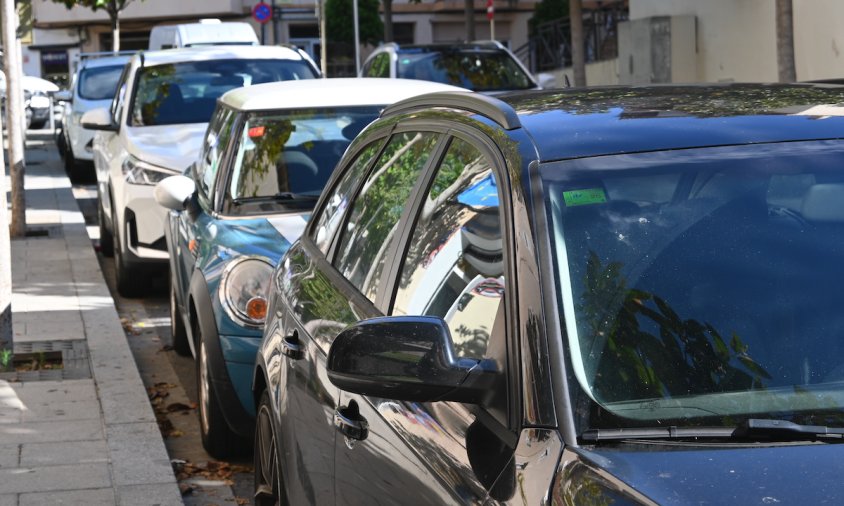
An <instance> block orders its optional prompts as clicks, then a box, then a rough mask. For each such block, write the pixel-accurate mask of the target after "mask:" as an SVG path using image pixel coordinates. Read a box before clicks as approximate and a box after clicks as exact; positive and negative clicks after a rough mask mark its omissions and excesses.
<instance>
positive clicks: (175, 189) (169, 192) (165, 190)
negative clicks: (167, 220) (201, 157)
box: [152, 175, 196, 211]
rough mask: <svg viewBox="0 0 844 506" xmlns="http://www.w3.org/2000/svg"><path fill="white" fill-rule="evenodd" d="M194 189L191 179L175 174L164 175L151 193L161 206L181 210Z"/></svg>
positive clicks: (194, 185)
mask: <svg viewBox="0 0 844 506" xmlns="http://www.w3.org/2000/svg"><path fill="white" fill-rule="evenodd" d="M194 191H196V184H195V183H194V182H193V179H191V178H189V177H187V176H182V175H175V176H169V177H166V178H164V179H163V180H162V181H160V182H159V183H158V184H156V185H155V189H154V190H153V192H152V193H153V195H154V196H155V201H156V202H158V203H159V204H160V205H161V206H163V207H166V208H167V209H172V210H174V211H183V210H184V209H185V204H186V203H187V201H188V199H189V198H190V197H191V195H193V192H194Z"/></svg>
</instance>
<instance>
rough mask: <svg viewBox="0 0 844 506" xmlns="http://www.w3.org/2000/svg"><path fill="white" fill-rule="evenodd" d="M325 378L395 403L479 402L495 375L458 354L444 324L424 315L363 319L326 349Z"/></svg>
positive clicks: (492, 386) (440, 320)
mask: <svg viewBox="0 0 844 506" xmlns="http://www.w3.org/2000/svg"><path fill="white" fill-rule="evenodd" d="M327 368H328V379H329V380H330V381H331V383H333V384H334V385H335V386H336V387H338V388H340V389H342V390H345V391H348V392H352V393H356V394H361V395H370V396H374V397H381V398H384V399H394V400H400V401H416V402H433V401H457V402H465V403H470V404H478V403H481V402H483V400H484V399H485V398H486V397H487V395H488V393H489V391H490V390H491V389H494V388H495V387H496V385H497V383H498V381H497V380H498V379H499V378H500V377H501V375H500V374H498V373H497V372H496V371H495V370H494V368H492V367H488V364H487V363H486V362H485V361H478V360H474V359H466V358H458V357H455V356H454V346H453V342H452V339H451V333H450V332H449V330H448V326H447V325H446V323H445V322H444V321H443V320H442V319H441V318H435V317H430V316H391V317H383V318H373V319H371V320H364V321H362V322H358V323H356V324H355V325H352V326H351V327H349V328H347V329H346V330H344V331H343V332H341V333H340V334H339V335H338V336H337V337H336V338H335V339H334V342H333V343H332V345H331V348H330V349H329V351H328V360H327Z"/></svg>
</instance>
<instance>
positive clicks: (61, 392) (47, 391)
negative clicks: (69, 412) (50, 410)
mask: <svg viewBox="0 0 844 506" xmlns="http://www.w3.org/2000/svg"><path fill="white" fill-rule="evenodd" d="M10 385H11V386H12V387H13V388H14V390H15V393H16V395H17V398H18V399H20V400H21V402H23V403H24V405H25V406H26V405H28V404H36V403H42V402H69V401H86V400H91V399H96V398H97V389H96V387H95V386H94V381H93V380H90V379H81V380H62V381H29V382H25V383H11V384H10Z"/></svg>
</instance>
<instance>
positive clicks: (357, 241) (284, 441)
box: [266, 132, 441, 504]
mask: <svg viewBox="0 0 844 506" xmlns="http://www.w3.org/2000/svg"><path fill="white" fill-rule="evenodd" d="M440 137H441V135H440V134H439V133H435V132H404V133H397V134H395V135H394V136H392V138H390V139H389V140H388V141H387V142H384V139H383V138H381V139H380V140H375V141H373V142H371V143H369V144H368V145H367V146H366V147H364V148H363V149H362V150H361V151H359V155H358V156H357V157H356V158H355V161H354V162H353V163H352V164H350V165H349V166H347V167H346V170H341V174H342V175H341V176H340V178H339V179H338V183H337V184H336V185H334V186H333V187H332V188H333V189H332V190H331V193H330V194H329V197H327V198H326V199H324V204H323V205H322V208H321V211H319V212H318V213H317V217H316V218H315V220H314V222H315V223H314V226H313V227H311V228H310V229H309V230H311V231H312V233H309V234H308V235H306V236H304V237H303V238H302V240H300V241H298V242H297V243H296V244H295V245H294V246H293V247H292V248H291V249H290V251H289V252H288V253H287V254H286V255H285V257H284V260H283V261H282V263H281V265H280V266H279V268H278V269H277V271H276V274H277V279H276V284H277V291H278V294H279V295H278V299H279V300H278V301H276V302H273V307H274V308H275V311H276V314H275V315H273V318H272V319H271V325H273V326H272V327H269V328H268V329H267V331H266V335H268V336H269V339H273V340H275V341H276V342H277V343H278V345H277V346H276V347H274V348H275V349H277V350H278V352H277V353H276V354H275V355H276V356H279V357H280V359H279V360H277V365H276V366H274V365H272V363H273V360H270V361H268V363H270V365H268V377H269V380H270V383H271V384H277V388H276V389H275V391H274V395H276V396H277V398H276V399H275V401H276V403H277V406H278V409H277V411H278V414H279V417H278V421H277V423H278V427H277V433H278V445H279V453H280V456H279V458H280V459H281V468H282V473H283V480H284V490H285V493H286V494H287V499H288V501H289V502H290V504H333V503H334V502H335V488H334V487H335V485H334V445H335V434H336V432H335V429H334V426H333V420H334V417H335V410H336V408H337V402H338V394H339V392H338V391H337V389H336V388H335V387H334V386H333V385H332V384H331V383H330V382H329V380H328V376H327V372H326V367H325V359H326V355H327V352H328V348H329V346H330V345H331V342H332V341H333V339H334V337H335V336H336V335H337V334H338V333H339V332H340V331H341V330H343V329H344V328H345V327H347V326H348V325H350V324H352V323H354V322H356V321H358V320H361V319H365V318H368V317H372V316H375V315H377V314H378V311H377V310H376V308H375V305H374V304H373V300H374V298H375V294H377V292H378V288H379V287H380V283H379V276H380V273H381V272H382V268H383V266H385V265H389V262H388V260H389V258H388V257H386V256H385V255H386V254H387V252H388V251H389V250H390V248H389V247H385V246H384V244H385V243H387V244H389V243H390V242H391V240H394V239H393V238H396V239H397V236H396V235H395V234H394V233H391V231H394V230H395V227H396V225H397V224H398V223H399V221H400V220H401V218H402V216H403V211H404V206H403V205H402V203H403V202H406V201H407V199H408V198H409V197H410V195H411V193H412V191H413V189H414V187H415V185H416V184H417V180H418V178H419V176H420V174H422V172H423V169H424V167H425V165H426V164H427V162H428V160H429V159H431V158H432V154H433V152H434V151H435V150H436V149H437V146H438V142H439V140H440ZM382 146H383V148H382ZM367 173H369V175H368V176H367ZM356 192H357V196H355V194H356ZM338 236H339V237H338ZM332 251H338V252H339V254H337V255H336V258H335V259H334V262H333V263H332V262H330V261H329V260H330V253H331V252H332ZM352 253H360V255H357V254H352ZM327 254H329V256H327ZM379 266H380V267H379ZM340 273H343V274H344V276H341V274H340ZM350 280H352V281H351V282H350ZM274 376H277V379H274ZM271 386H273V385H271Z"/></svg>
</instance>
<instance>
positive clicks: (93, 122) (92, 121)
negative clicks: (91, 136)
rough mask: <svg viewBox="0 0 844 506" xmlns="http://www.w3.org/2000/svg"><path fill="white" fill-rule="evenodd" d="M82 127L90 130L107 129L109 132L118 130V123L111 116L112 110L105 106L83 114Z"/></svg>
mask: <svg viewBox="0 0 844 506" xmlns="http://www.w3.org/2000/svg"><path fill="white" fill-rule="evenodd" d="M81 123H82V128H87V129H88V130H105V131H108V132H116V131H117V125H116V124H115V123H114V119H113V118H112V117H111V111H109V110H108V109H107V108H105V107H100V108H98V109H91V110H90V111H88V112H86V113H85V114H83V115H82V120H81Z"/></svg>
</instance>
